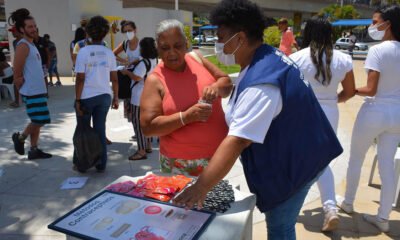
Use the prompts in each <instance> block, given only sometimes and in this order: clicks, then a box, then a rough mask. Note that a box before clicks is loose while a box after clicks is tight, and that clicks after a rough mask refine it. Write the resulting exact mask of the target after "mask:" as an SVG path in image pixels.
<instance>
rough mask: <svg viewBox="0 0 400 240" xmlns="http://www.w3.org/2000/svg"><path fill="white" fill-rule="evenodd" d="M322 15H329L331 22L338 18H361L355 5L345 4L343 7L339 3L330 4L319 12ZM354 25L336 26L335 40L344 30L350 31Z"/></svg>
mask: <svg viewBox="0 0 400 240" xmlns="http://www.w3.org/2000/svg"><path fill="white" fill-rule="evenodd" d="M319 15H320V16H324V17H328V19H329V21H330V22H334V21H336V20H338V19H357V18H360V14H359V13H358V12H357V10H356V9H355V8H354V6H353V5H344V6H343V7H341V6H340V5H338V4H332V5H329V6H328V7H326V8H323V9H321V11H320V12H319ZM352 28H353V27H334V28H333V37H334V39H333V40H334V41H336V39H338V38H339V37H340V36H341V35H342V32H343V31H348V30H350V29H352Z"/></svg>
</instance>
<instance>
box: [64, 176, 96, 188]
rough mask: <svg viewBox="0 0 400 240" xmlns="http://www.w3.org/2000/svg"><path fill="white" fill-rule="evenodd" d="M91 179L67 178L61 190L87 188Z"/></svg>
mask: <svg viewBox="0 0 400 240" xmlns="http://www.w3.org/2000/svg"><path fill="white" fill-rule="evenodd" d="M88 179H89V177H70V178H67V179H66V180H65V181H64V182H63V183H62V184H61V189H78V188H82V187H83V186H85V184H86V182H87V180H88Z"/></svg>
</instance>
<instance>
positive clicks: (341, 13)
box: [319, 4, 360, 22]
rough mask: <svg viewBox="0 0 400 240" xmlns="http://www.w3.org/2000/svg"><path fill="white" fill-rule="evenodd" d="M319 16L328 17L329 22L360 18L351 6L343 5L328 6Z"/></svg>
mask: <svg viewBox="0 0 400 240" xmlns="http://www.w3.org/2000/svg"><path fill="white" fill-rule="evenodd" d="M319 15H320V16H325V17H328V18H329V20H330V21H332V22H333V21H336V20H338V19H357V18H360V14H359V13H358V12H357V10H356V9H355V8H354V6H353V5H344V6H343V7H341V6H340V5H338V4H332V5H329V6H328V7H326V8H323V9H322V10H321V11H320V12H319Z"/></svg>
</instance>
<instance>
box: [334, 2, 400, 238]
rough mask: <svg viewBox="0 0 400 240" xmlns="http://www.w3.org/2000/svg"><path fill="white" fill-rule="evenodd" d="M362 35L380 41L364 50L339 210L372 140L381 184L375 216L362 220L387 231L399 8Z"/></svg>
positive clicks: (376, 17)
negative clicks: (357, 106) (362, 81)
mask: <svg viewBox="0 0 400 240" xmlns="http://www.w3.org/2000/svg"><path fill="white" fill-rule="evenodd" d="M368 33H369V35H370V36H371V38H373V39H374V40H377V41H380V40H383V42H382V43H380V44H378V45H375V46H373V47H371V49H370V50H369V52H368V55H367V59H366V61H365V69H366V70H367V72H368V79H367V85H366V86H364V87H361V88H357V90H356V94H357V95H359V96H365V97H366V98H365V102H364V103H363V105H362V106H361V109H360V111H359V112H358V115H357V119H356V122H355V124H354V128H353V134H352V139H351V151H350V160H349V167H348V169H347V179H346V181H347V185H346V193H345V197H344V200H343V202H341V203H340V207H341V208H342V209H343V210H344V211H345V212H347V213H352V212H353V211H354V208H353V204H354V200H355V196H356V192H357V188H358V184H359V181H360V174H361V167H362V164H363V162H364V158H365V154H366V152H367V150H368V148H369V147H370V146H371V145H372V144H373V142H374V140H375V139H376V140H377V156H378V166H379V175H380V178H381V182H382V187H381V194H380V201H379V209H378V214H377V215H364V216H363V217H364V220H366V221H367V222H369V223H371V224H373V225H374V226H376V227H377V228H379V229H380V230H381V231H382V232H387V231H389V216H390V212H391V210H392V203H393V201H394V199H395V192H396V184H395V181H396V180H395V167H394V156H395V153H396V149H397V146H398V144H399V142H400V84H399V78H400V67H399V62H400V7H399V6H396V5H393V6H386V7H383V8H380V9H378V10H377V11H376V12H375V13H374V14H373V18H372V25H371V26H370V27H369V28H368Z"/></svg>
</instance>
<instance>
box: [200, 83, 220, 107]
mask: <svg viewBox="0 0 400 240" xmlns="http://www.w3.org/2000/svg"><path fill="white" fill-rule="evenodd" d="M219 96H220V95H219V91H218V87H216V86H215V84H213V85H210V86H207V87H205V88H204V89H203V96H202V100H204V101H206V102H207V103H212V102H213V101H214V100H215V99H217V98H218V97H219Z"/></svg>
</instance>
